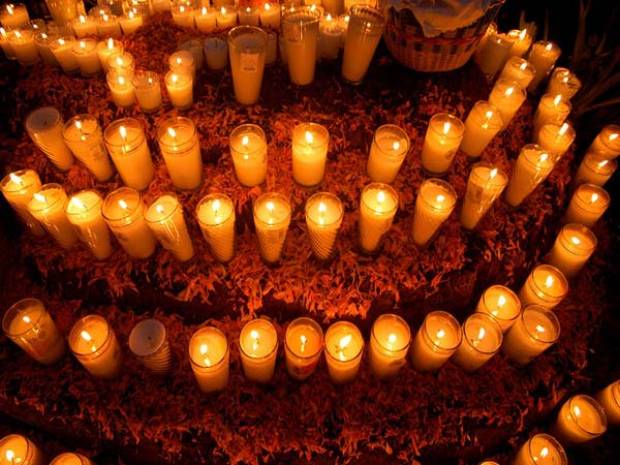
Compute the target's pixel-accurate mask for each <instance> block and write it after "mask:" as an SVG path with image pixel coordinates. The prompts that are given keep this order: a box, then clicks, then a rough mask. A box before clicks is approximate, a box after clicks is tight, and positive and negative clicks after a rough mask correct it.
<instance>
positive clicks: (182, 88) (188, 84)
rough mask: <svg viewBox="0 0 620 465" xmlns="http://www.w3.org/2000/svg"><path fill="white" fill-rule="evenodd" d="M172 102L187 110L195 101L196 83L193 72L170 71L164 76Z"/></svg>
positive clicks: (175, 105)
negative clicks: (179, 72) (194, 88)
mask: <svg viewBox="0 0 620 465" xmlns="http://www.w3.org/2000/svg"><path fill="white" fill-rule="evenodd" d="M164 81H165V82H166V90H167V91H168V97H169V98H170V102H171V103H172V105H173V106H174V107H176V108H177V109H178V110H187V109H188V108H190V107H191V106H192V105H193V103H194V90H193V87H194V83H193V79H192V75H191V74H186V73H182V74H178V73H176V72H174V71H168V72H167V73H166V76H165V78H164Z"/></svg>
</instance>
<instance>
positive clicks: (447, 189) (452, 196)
mask: <svg viewBox="0 0 620 465" xmlns="http://www.w3.org/2000/svg"><path fill="white" fill-rule="evenodd" d="M431 185H435V186H439V187H441V188H442V189H443V190H444V194H446V195H445V198H446V200H450V202H443V205H446V206H445V207H444V208H437V207H436V206H435V204H433V203H430V202H429V200H428V199H426V198H425V196H423V195H422V189H424V188H427V187H429V186H431ZM418 198H419V199H420V200H421V201H422V202H424V203H425V204H426V205H427V206H428V207H429V208H430V209H431V210H433V211H438V212H445V211H448V210H453V209H454V207H455V205H456V201H457V195H456V191H455V190H454V187H452V185H451V184H450V183H449V182H447V181H444V180H443V179H439V178H429V179H425V180H424V181H423V182H422V184H420V187H419V189H418V195H417V196H416V202H417V199H418Z"/></svg>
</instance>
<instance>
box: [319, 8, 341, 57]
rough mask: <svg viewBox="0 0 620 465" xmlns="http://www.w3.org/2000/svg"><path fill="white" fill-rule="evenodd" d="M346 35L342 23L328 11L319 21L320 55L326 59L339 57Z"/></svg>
mask: <svg viewBox="0 0 620 465" xmlns="http://www.w3.org/2000/svg"><path fill="white" fill-rule="evenodd" d="M344 37H345V31H344V28H343V27H342V24H341V23H340V21H338V18H334V17H332V15H331V14H329V13H328V14H327V15H326V16H325V17H324V18H323V19H321V22H320V23H319V57H320V58H322V59H325V60H335V59H337V58H338V55H339V54H340V48H341V47H342V44H343V41H344Z"/></svg>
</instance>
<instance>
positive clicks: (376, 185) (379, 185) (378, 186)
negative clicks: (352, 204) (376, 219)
mask: <svg viewBox="0 0 620 465" xmlns="http://www.w3.org/2000/svg"><path fill="white" fill-rule="evenodd" d="M371 190H378V191H383V192H386V193H387V194H388V195H390V196H391V197H392V199H393V200H394V207H393V208H392V209H390V210H385V211H379V210H377V209H375V208H373V207H372V206H370V205H368V202H367V201H366V200H365V194H366V193H367V192H370V191H371ZM360 202H361V203H362V204H363V205H364V206H365V207H366V208H368V209H369V210H371V211H372V212H373V213H374V214H375V215H377V216H392V215H394V213H395V212H396V211H397V210H398V206H399V202H400V198H399V196H398V192H396V189H394V188H393V187H392V186H391V185H389V184H386V183H383V182H371V183H370V184H366V185H365V186H364V188H363V189H362V193H361V195H360Z"/></svg>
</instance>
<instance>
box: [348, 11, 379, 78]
mask: <svg viewBox="0 0 620 465" xmlns="http://www.w3.org/2000/svg"><path fill="white" fill-rule="evenodd" d="M349 15H350V19H349V25H348V27H347V30H346V34H345V39H344V54H343V58H342V77H343V79H344V80H345V81H347V82H350V83H352V84H358V83H360V82H362V80H363V79H364V76H365V75H366V73H367V71H368V68H369V66H370V62H371V61H372V57H373V56H374V54H375V50H376V49H377V46H378V45H379V42H380V41H381V37H382V36H383V30H384V29H385V16H384V15H383V12H382V11H381V10H378V9H376V8H372V7H370V6H366V5H353V6H352V7H351V10H350V13H349Z"/></svg>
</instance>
